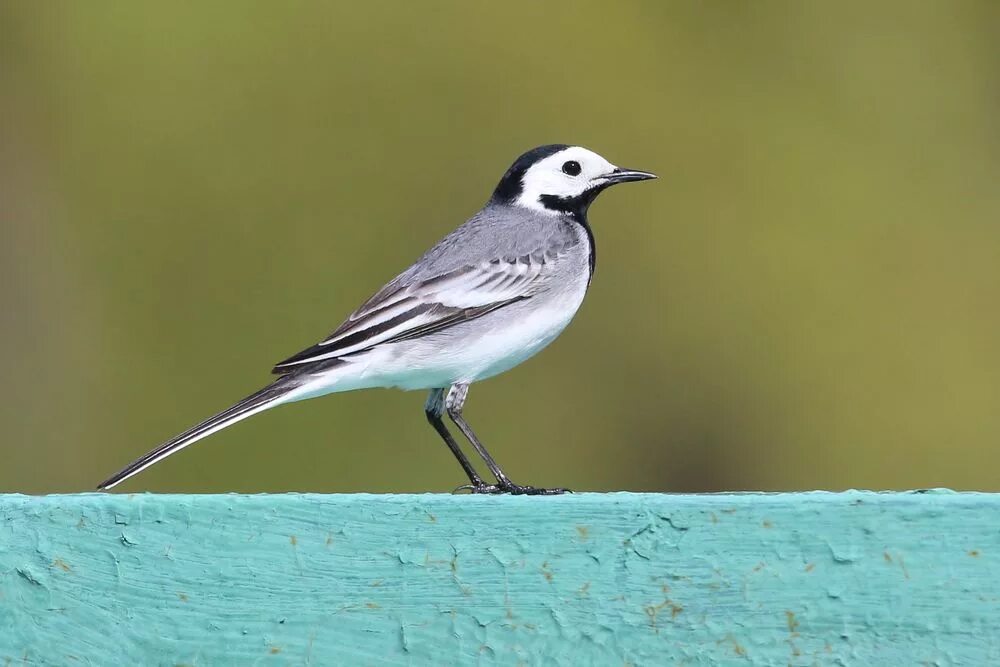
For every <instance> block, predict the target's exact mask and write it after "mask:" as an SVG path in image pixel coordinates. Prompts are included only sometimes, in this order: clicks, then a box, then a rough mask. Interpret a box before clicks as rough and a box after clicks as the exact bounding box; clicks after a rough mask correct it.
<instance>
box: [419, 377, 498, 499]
mask: <svg viewBox="0 0 1000 667" xmlns="http://www.w3.org/2000/svg"><path fill="white" fill-rule="evenodd" d="M444 395H445V394H444V389H431V393H430V395H429V396H428V397H427V403H426V404H425V405H424V414H426V415H427V421H428V422H430V424H431V426H433V427H434V430H435V431H437V433H438V435H440V436H441V439H442V440H444V442H445V444H446V445H448V449H450V450H451V453H452V454H454V455H455V458H456V459H458V462H459V464H461V466H462V470H464V471H465V474H466V475H468V476H469V482H471V485H470V486H471V488H472V489H487V488H490V487H493V485H491V484H487V483H486V482H484V481H483V478H482V477H480V476H479V473H477V472H476V469H475V468H473V467H472V464H471V463H469V459H468V458H467V457H466V456H465V452H463V451H462V448H461V447H459V446H458V443H457V442H455V439H454V438H453V437H451V433H449V432H448V427H447V426H445V425H444V420H443V419H441V415H442V414H444V409H445V408H444ZM493 488H496V487H493Z"/></svg>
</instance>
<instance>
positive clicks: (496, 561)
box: [0, 491, 1000, 666]
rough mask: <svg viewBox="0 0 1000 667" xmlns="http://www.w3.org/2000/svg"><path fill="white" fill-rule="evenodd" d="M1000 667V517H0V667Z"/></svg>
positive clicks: (909, 505)
mask: <svg viewBox="0 0 1000 667" xmlns="http://www.w3.org/2000/svg"><path fill="white" fill-rule="evenodd" d="M22 662H24V663H26V664H45V665H49V664H51V665H75V664H80V665H100V666H106V665H138V664H142V665H151V664H164V665H221V664H238V665H250V664H259V665H290V664H296V665H298V664H306V665H392V664H399V665H424V664H427V665H451V664H503V665H514V664H545V665H551V664H563V665H584V664H600V665H674V664H689V665H717V664H734V665H739V664H759V665H839V664H844V665H846V664H852V665H917V664H928V665H988V664H1000V496H997V495H989V494H976V493H953V492H948V491H931V492H927V493H901V494H895V493H893V494H876V493H867V492H854V491H852V492H847V493H794V494H776V495H766V494H738V495H728V494H727V495H699V496H689V495H653V494H624V493H619V494H576V495H568V496H563V497H556V498H524V497H519V498H511V497H473V496H450V495H407V496H374V495H340V496H326V495H257V496H244V495H214V496H187V495H102V494H86V495H67V496H46V497H29V496H20V495H6V496H0V665H3V664H22Z"/></svg>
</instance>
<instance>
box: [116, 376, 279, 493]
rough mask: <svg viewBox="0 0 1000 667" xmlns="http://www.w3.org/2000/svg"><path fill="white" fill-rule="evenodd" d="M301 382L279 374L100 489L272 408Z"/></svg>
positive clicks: (126, 468)
mask: <svg viewBox="0 0 1000 667" xmlns="http://www.w3.org/2000/svg"><path fill="white" fill-rule="evenodd" d="M297 386H299V382H298V381H296V380H295V378H294V377H292V376H285V377H281V378H278V379H277V380H275V381H274V382H272V383H271V384H269V385H268V386H266V387H264V388H263V389H261V390H260V391H258V392H255V393H253V394H251V395H250V396H247V397H246V398H244V399H243V400H242V401H240V402H239V403H237V404H236V405H234V406H232V407H231V408H229V409H227V410H223V411H222V412H220V413H219V414H217V415H215V416H214V417H211V418H209V419H206V420H205V421H203V422H202V423H200V424H198V425H197V426H195V427H194V428H190V429H188V430H187V431H184V432H183V433H181V434H180V435H178V436H177V437H176V438H172V439H171V440H168V441H167V442H165V443H163V444H162V445H160V446H159V447H157V448H156V449H154V450H153V451H151V452H149V453H148V454H146V455H144V456H142V457H140V458H138V459H136V460H135V461H133V462H132V463H130V464H129V465H128V466H126V467H125V468H124V469H123V470H121V471H120V472H117V473H115V474H114V475H112V476H111V477H109V478H108V479H106V480H104V481H103V482H101V483H100V484H99V485H98V487H97V488H98V489H110V488H111V487H113V486H115V485H117V484H120V483H121V482H124V481H125V480H126V479H128V478H129V477H131V476H132V475H135V474H136V473H139V472H142V471H143V470H145V469H146V468H148V467H149V466H151V465H153V464H154V463H157V462H158V461H162V460H163V459H165V458H167V457H168V456H170V455H171V454H173V453H175V452H179V451H180V450H182V449H184V448H185V447H187V446H188V445H190V444H193V443H195V442H198V441H199V440H201V439H202V438H204V437H206V436H209V435H212V434H213V433H215V432H216V431H219V430H222V429H224V428H226V427H227V426H229V425H231V424H235V423H236V422H238V421H240V420H242V419H246V418H247V417H249V416H251V415H255V414H257V413H258V412H262V411H264V410H267V409H268V408H272V407H274V406H276V405H279V404H280V403H283V402H284V400H283V399H286V400H287V395H288V394H289V392H291V391H292V390H293V389H295V388H296V387H297Z"/></svg>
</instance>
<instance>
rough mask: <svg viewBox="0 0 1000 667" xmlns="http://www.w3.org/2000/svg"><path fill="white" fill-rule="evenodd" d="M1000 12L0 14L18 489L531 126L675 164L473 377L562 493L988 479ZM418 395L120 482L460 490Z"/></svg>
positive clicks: (8, 476) (472, 203) (527, 464)
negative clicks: (519, 358) (501, 363)
mask: <svg viewBox="0 0 1000 667" xmlns="http://www.w3.org/2000/svg"><path fill="white" fill-rule="evenodd" d="M998 119H1000V3H996V2H951V3H945V2H924V3H911V2H896V3H892V2H888V3H875V4H869V3H790V2H767V3H715V2H701V3H664V2H658V1H655V0H650V1H649V2H615V3H609V2H586V3H577V2H574V3H528V2H523V3H518V2H513V3H511V2H505V3H469V2H450V3H442V2H432V3H403V2H369V3H342V4H339V5H337V4H334V3H315V2H291V3H235V2H231V3H220V2H213V3H138V4H132V3H69V2H64V3H31V2H8V3H4V4H3V5H2V7H0V121H2V122H0V147H2V148H0V222H2V238H0V241H2V243H0V271H2V273H0V277H2V280H0V300H2V301H0V306H2V308H0V311H2V320H0V322H2V329H0V341H2V343H3V349H4V350H5V351H6V355H5V358H6V364H5V366H6V368H5V370H6V377H5V381H4V383H3V389H2V390H0V391H2V394H3V395H2V396H0V399H2V400H0V419H2V424H3V430H4V433H5V438H4V442H3V450H2V451H3V465H2V466H0V489H3V490H5V491H25V492H51V491H77V490H86V489H91V488H93V486H94V484H95V483H96V482H97V481H99V480H100V479H103V478H104V477H105V476H106V475H107V474H108V473H111V472H113V471H115V470H117V469H118V468H119V467H121V466H122V465H123V464H125V463H127V462H128V461H130V460H132V459H133V458H134V457H136V456H138V455H139V454H142V453H144V452H145V451H146V450H148V449H150V448H151V447H153V446H154V445H156V444H157V443H158V442H159V441H162V440H164V439H166V438H167V437H169V436H171V435H174V434H175V433H177V432H179V431H181V430H183V429H185V428H186V427H188V426H190V425H191V424H193V423H195V422H197V421H199V420H201V419H202V418H204V417H206V416H208V415H209V414H211V413H213V412H215V411H217V410H219V409H221V408H224V407H226V406H227V405H228V404H229V403H230V402H232V401H234V400H236V399H238V398H240V397H242V396H243V395H245V394H247V393H249V392H250V391H252V390H253V389H256V388H257V387H258V386H260V385H261V384H263V383H264V382H265V381H267V379H268V377H269V376H268V370H269V368H270V365H271V364H272V363H273V362H275V361H277V360H279V359H281V358H283V357H285V356H287V355H288V354H290V353H293V352H295V351H297V350H299V349H301V348H302V347H305V346H306V345H308V344H311V343H313V342H315V341H316V340H317V339H319V338H320V337H321V336H323V335H325V334H326V333H328V332H329V331H330V330H332V329H333V328H334V327H335V326H336V325H337V324H339V322H340V321H341V319H342V318H343V317H344V316H345V315H346V314H347V313H348V312H350V310H352V309H353V308H354V307H355V306H356V305H357V304H358V303H359V302H360V301H361V300H362V299H364V298H366V297H367V296H369V295H370V294H371V293H372V292H373V291H374V290H375V289H377V288H378V287H379V286H380V285H381V284H382V283H383V282H384V281H385V280H387V279H388V278H390V277H392V276H393V275H395V273H396V272H397V271H399V270H400V269H402V268H403V267H405V266H406V265H407V264H408V263H409V262H410V261H412V260H413V259H414V258H415V257H416V256H418V255H419V254H420V253H421V252H423V250H424V249H425V248H426V247H428V246H429V245H430V244H431V243H433V242H434V241H435V240H437V239H438V238H439V237H441V236H442V235H443V234H445V233H446V232H447V231H449V230H450V229H451V228H453V227H454V226H456V225H457V224H458V223H460V222H461V221H462V220H464V219H465V217H466V216H468V215H469V214H471V213H473V212H474V211H475V210H476V209H477V208H478V207H479V206H480V205H481V203H482V202H483V201H484V200H485V198H486V197H487V196H488V194H489V192H490V191H491V189H492V187H493V186H494V184H495V182H496V181H497V179H498V178H499V176H500V174H501V173H502V172H503V170H504V169H505V168H506V166H507V165H508V164H509V162H510V161H511V160H512V159H513V158H514V157H515V156H516V155H518V154H519V153H520V152H521V151H523V150H525V149H527V148H530V147H532V146H535V145H537V144H542V143H549V142H568V143H578V144H583V145H586V146H588V147H590V148H593V149H594V150H596V151H598V152H600V153H602V154H603V155H605V156H606V157H607V158H608V159H610V160H611V161H613V162H617V163H619V164H623V165H626V166H631V167H636V168H642V169H650V170H653V171H656V172H658V173H659V174H660V175H661V180H659V181H657V182H655V183H652V184H644V185H642V186H629V187H623V188H620V189H615V190H614V191H612V192H610V193H608V194H606V195H604V196H603V197H602V198H601V200H600V201H599V202H598V203H597V204H596V205H595V206H594V208H593V209H592V212H591V221H592V223H593V225H594V228H595V232H596V235H597V242H598V246H599V263H598V270H597V274H596V276H595V280H594V283H593V286H592V288H591V292H590V295H589V298H588V300H587V302H586V303H585V304H584V307H583V309H582V310H581V312H580V314H579V316H578V317H577V319H576V321H575V322H574V323H573V325H572V326H571V327H570V328H569V329H568V330H567V331H566V333H565V334H564V335H563V336H562V337H561V338H560V339H559V340H558V341H557V342H556V343H555V344H554V345H553V346H552V347H550V348H549V349H548V350H546V351H545V352H543V353H542V354H541V355H539V356H538V357H537V358H535V359H533V360H531V361H530V362H528V363H527V364H525V365H524V366H522V367H520V368H518V369H516V370H515V371H513V372H510V373H508V374H506V375H504V376H501V377H499V378H496V379H494V380H491V381H489V382H485V383H483V384H481V385H477V386H475V387H473V389H472V392H471V396H470V403H469V408H468V415H469V418H470V421H471V422H472V423H473V424H474V425H475V427H476V428H477V430H478V432H479V433H480V434H481V435H482V437H483V439H484V441H485V442H486V443H487V446H489V447H490V448H491V450H492V451H493V452H494V453H495V454H496V456H497V458H498V459H499V461H500V462H501V464H502V465H503V466H504V467H505V468H506V469H507V470H508V472H509V473H510V474H511V476H512V477H513V478H514V479H515V480H517V481H521V482H523V483H532V484H550V485H556V484H558V485H566V486H569V487H571V488H576V489H593V490H606V489H634V490H643V489H650V490H652V489H655V490H676V491H690V490H722V489H810V488H843V487H874V488H900V487H929V486H951V487H957V488H981V489H989V490H1000V477H998V476H997V474H996V472H995V471H996V470H997V468H998V467H1000V346H998V344H997V332H998V330H1000V309H998V307H997V300H998V294H1000V266H998V264H1000V262H998V260H1000V186H998V184H1000V122H998ZM423 401H424V396H423V395H422V394H418V393H403V392H397V391H386V390H382V391H367V392H357V393H351V394H340V395H334V396H329V397H325V398H321V399H318V400H313V401H307V402H304V403H299V404H295V405H291V406H284V407H281V408H279V409H277V410H274V411H272V412H268V413H266V414H264V415H260V416H257V417H254V418H252V419H250V420H248V421H245V422H243V423H241V424H239V425H237V426H235V427H233V428H231V429H229V430H226V431H224V432H222V433H219V434H217V435H215V436H213V437H211V438H210V439H208V440H205V441H202V442H201V443H198V444H197V445H196V446H195V447H192V448H191V449H188V450H185V451H184V452H183V453H181V454H179V455H177V456H175V457H173V458H171V459H170V460H168V461H166V462H164V463H161V464H159V465H157V466H155V467H154V468H151V469H150V470H149V471H147V472H146V473H144V474H142V475H141V476H140V477H137V478H135V479H134V480H132V481H130V482H128V483H127V484H126V485H125V487H123V488H126V489H128V490H156V491H185V492H193V491H227V490H236V491H280V490H288V489H295V490H314V491H331V492H332V491H362V490H368V491H390V490H391V491H421V490H435V491H442V490H443V491H447V490H450V489H451V488H453V487H455V486H457V485H458V484H460V483H462V482H463V481H464V480H463V476H462V473H461V470H460V469H459V467H458V465H457V464H456V463H455V461H454V460H453V459H452V458H451V455H450V454H449V453H448V451H447V450H446V448H445V447H444V445H443V444H442V443H441V442H440V441H439V440H438V439H437V436H436V435H435V434H434V433H433V432H432V430H431V429H430V428H429V427H428V426H426V424H425V422H424V417H423V414H422V405H423Z"/></svg>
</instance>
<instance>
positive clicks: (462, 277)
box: [274, 252, 554, 374]
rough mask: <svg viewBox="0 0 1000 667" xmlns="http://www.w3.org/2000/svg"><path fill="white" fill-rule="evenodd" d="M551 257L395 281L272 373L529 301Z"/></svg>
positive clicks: (510, 259)
mask: <svg viewBox="0 0 1000 667" xmlns="http://www.w3.org/2000/svg"><path fill="white" fill-rule="evenodd" d="M553 260H554V257H553V256H551V255H548V254H546V253H543V252H538V253H532V254H528V255H523V256H520V257H507V258H503V259H495V260H493V261H491V262H481V263H479V264H475V265H468V266H462V267H459V268H457V269H454V270H451V271H447V272H445V273H442V274H440V275H437V276H433V277H430V278H425V279H423V280H419V281H411V282H407V281H404V280H401V279H400V278H397V279H396V280H394V281H393V282H391V283H389V284H388V285H386V286H385V287H384V288H382V290H381V291H379V292H378V294H376V295H375V296H373V297H372V298H371V299H369V300H368V301H366V302H365V303H364V304H362V306H361V307H360V308H358V309H357V310H356V311H354V312H353V313H352V314H351V316H350V317H348V318H347V320H346V321H345V322H344V323H343V324H341V325H340V327H339V328H338V329H337V330H336V331H334V332H333V333H332V334H330V336H329V337H328V338H327V339H326V340H324V341H321V342H320V343H318V344H316V345H314V346H312V347H310V348H309V349H306V350H303V351H302V352H299V353H298V354H296V355H294V356H292V357H289V358H288V359H285V360H284V361H282V362H281V363H279V364H277V365H276V366H275V367H274V372H275V373H279V374H281V373H288V372H290V371H292V370H295V369H296V368H298V367H301V366H303V365H305V364H311V363H314V362H318V361H325V360H328V359H336V358H339V357H343V356H346V355H351V354H355V353H358V352H363V351H364V350H368V349H371V348H372V347H375V346H376V345H382V344H386V343H394V342H398V341H401V340H407V339H411V338H416V337H419V336H426V335H428V334H431V333H434V332H437V331H441V330H443V329H446V328H448V327H451V326H454V325H456V324H459V323H461V322H467V321H469V320H472V319H475V318H477V317H482V316H483V315H485V314H487V313H490V312H492V311H494V310H497V309H498V308H503V307H504V306H506V305H509V304H511V303H515V302H517V301H521V300H523V299H528V298H531V296H532V295H533V294H534V293H535V292H536V291H537V290H538V288H539V287H540V285H541V284H542V282H543V280H544V277H545V276H546V275H547V274H548V272H549V269H550V268H551V267H550V264H551V262H552V261H553Z"/></svg>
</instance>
